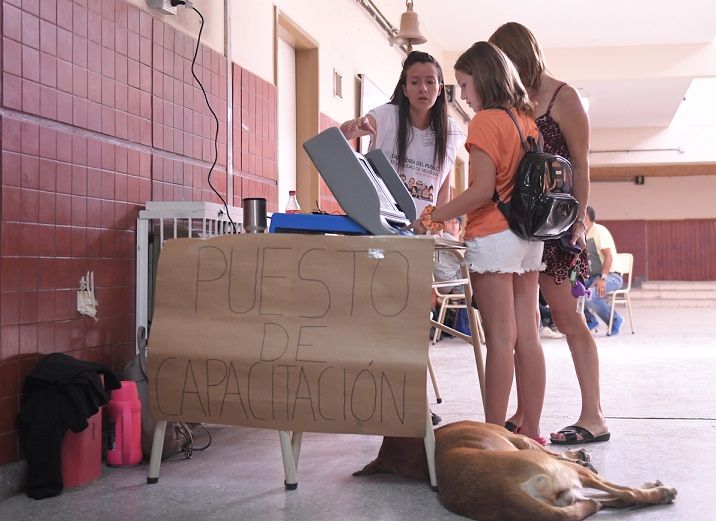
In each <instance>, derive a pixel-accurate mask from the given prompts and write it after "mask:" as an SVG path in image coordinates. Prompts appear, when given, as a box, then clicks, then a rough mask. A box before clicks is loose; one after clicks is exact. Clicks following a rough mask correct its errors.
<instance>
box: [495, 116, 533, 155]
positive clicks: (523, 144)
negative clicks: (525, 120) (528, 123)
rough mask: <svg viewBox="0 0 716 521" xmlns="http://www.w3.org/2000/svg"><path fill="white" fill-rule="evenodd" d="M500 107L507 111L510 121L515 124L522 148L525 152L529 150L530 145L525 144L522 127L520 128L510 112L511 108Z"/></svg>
mask: <svg viewBox="0 0 716 521" xmlns="http://www.w3.org/2000/svg"><path fill="white" fill-rule="evenodd" d="M500 108H501V109H502V110H504V111H505V112H507V115H508V116H510V119H511V120H512V122H513V123H514V124H515V126H516V127H517V132H518V133H519V134H520V141H522V148H524V149H525V152H529V151H530V147H529V145H528V144H527V141H525V136H524V134H522V129H521V128H520V124H519V123H517V118H516V117H515V115H514V114H513V113H512V111H511V110H509V109H506V108H504V107H500Z"/></svg>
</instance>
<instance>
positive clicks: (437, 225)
mask: <svg viewBox="0 0 716 521" xmlns="http://www.w3.org/2000/svg"><path fill="white" fill-rule="evenodd" d="M433 210H435V206H433V205H432V204H429V205H427V206H426V207H425V208H423V211H422V213H421V214H420V223H421V224H422V225H423V226H424V227H425V229H426V230H428V231H429V232H438V231H440V230H442V229H443V223H441V222H435V221H433V217H432V213H433Z"/></svg>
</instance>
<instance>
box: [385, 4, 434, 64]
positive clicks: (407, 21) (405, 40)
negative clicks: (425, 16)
mask: <svg viewBox="0 0 716 521" xmlns="http://www.w3.org/2000/svg"><path fill="white" fill-rule="evenodd" d="M405 5H406V7H407V8H408V10H407V11H406V12H404V13H403V14H402V15H400V30H399V31H398V34H396V35H395V37H394V38H393V43H397V44H398V45H406V46H407V47H408V52H411V51H412V50H413V45H418V44H421V43H425V42H427V41H428V40H427V39H426V38H425V36H423V34H422V33H421V32H420V23H419V22H418V13H416V12H414V11H413V0H407V1H406V2H405Z"/></svg>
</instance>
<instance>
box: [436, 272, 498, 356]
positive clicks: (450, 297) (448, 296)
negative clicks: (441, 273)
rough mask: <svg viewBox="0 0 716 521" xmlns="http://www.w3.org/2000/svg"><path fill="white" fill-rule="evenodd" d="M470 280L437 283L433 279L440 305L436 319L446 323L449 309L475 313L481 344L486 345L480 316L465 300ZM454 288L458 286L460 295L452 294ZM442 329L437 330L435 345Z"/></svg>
mask: <svg viewBox="0 0 716 521" xmlns="http://www.w3.org/2000/svg"><path fill="white" fill-rule="evenodd" d="M469 283H470V279H456V280H450V281H437V280H435V278H434V277H433V290H434V291H435V293H436V295H437V297H438V304H439V305H440V307H439V308H438V316H437V318H436V319H435V320H436V321H437V322H439V323H440V324H444V323H445V316H446V314H447V310H448V309H460V308H464V309H466V310H467V312H468V313H473V312H474V313H475V321H476V322H477V326H478V335H479V337H480V343H482V344H484V343H485V337H484V333H483V331H482V322H481V321H480V314H479V312H477V311H476V310H474V309H473V308H472V306H469V305H468V304H467V299H466V298H465V291H464V287H465V284H469ZM454 286H458V287H459V288H460V291H459V292H458V293H451V291H452V289H453V287H454ZM440 333H441V331H440V329H438V328H435V333H434V334H433V345H435V344H436V343H437V341H438V340H439V339H440Z"/></svg>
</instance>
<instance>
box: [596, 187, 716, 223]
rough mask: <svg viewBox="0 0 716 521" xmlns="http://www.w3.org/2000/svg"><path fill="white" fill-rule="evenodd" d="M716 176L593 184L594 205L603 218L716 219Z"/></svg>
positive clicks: (652, 219) (651, 219) (656, 219)
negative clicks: (637, 182)
mask: <svg viewBox="0 0 716 521" xmlns="http://www.w3.org/2000/svg"><path fill="white" fill-rule="evenodd" d="M714 197H716V176H690V177H647V178H646V179H645V182H644V184H643V185H636V184H634V183H633V182H628V181H622V182H598V183H592V186H591V193H590V197H589V199H590V205H591V206H593V207H594V209H595V210H596V211H597V213H598V215H599V218H600V219H646V220H650V221H658V220H679V219H716V204H714Z"/></svg>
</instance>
